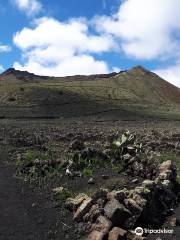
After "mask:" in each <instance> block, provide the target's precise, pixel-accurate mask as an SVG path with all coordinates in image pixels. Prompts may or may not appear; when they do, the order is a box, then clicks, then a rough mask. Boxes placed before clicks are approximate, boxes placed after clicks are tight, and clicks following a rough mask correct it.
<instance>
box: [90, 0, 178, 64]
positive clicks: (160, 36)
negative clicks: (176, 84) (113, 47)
mask: <svg viewBox="0 0 180 240" xmlns="http://www.w3.org/2000/svg"><path fill="white" fill-rule="evenodd" d="M179 11H180V1H179V0H124V1H123V2H121V4H120V6H119V9H118V11H117V13H116V14H114V15H112V16H109V17H108V16H99V17H96V18H95V19H94V23H95V24H96V28H97V29H98V31H100V32H104V33H109V34H112V35H113V36H114V37H115V38H117V41H118V42H119V45H120V47H121V49H122V50H123V51H124V53H125V54H126V55H127V56H129V57H135V58H137V59H146V60H149V59H154V58H161V59H166V58H168V57H173V56H174V55H176V56H177V54H178V52H179V47H180V44H179V40H177V38H178V37H179V36H180V24H179V22H180V14H179ZM175 35H176V37H175Z"/></svg>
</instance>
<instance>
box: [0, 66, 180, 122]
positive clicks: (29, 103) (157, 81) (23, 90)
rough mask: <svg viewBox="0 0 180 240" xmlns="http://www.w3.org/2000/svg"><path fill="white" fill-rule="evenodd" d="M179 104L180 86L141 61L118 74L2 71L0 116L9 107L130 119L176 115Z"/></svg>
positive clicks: (29, 112) (27, 112)
mask: <svg viewBox="0 0 180 240" xmlns="http://www.w3.org/2000/svg"><path fill="white" fill-rule="evenodd" d="M179 108H180V90H179V88H177V87H176V86H174V85H172V84H170V83H169V82H167V81H165V80H163V79H162V78H160V77H159V76H158V75H156V74H155V73H153V72H150V71H149V70H147V69H145V68H144V67H142V66H136V67H134V68H132V69H130V70H126V71H120V72H119V73H110V74H96V75H76V76H67V77H50V76H45V77H44V76H38V75H35V74H32V73H28V72H26V71H19V70H15V69H12V68H11V69H8V70H6V71H5V72H4V73H2V74H1V75H0V110H1V112H2V117H7V116H11V113H12V112H13V114H14V115H13V114H12V115H13V116H16V117H20V116H21V117H25V116H27V117H31V118H33V117H40V118H41V117H42V118H46V117H47V118H51V117H57V118H59V117H63V118H64V117H65V118H66V117H72V118H74V117H80V118H81V117H82V116H92V115H93V116H95V117H97V115H98V117H99V116H102V115H103V116H105V115H106V116H105V117H108V118H109V117H115V118H124V117H125V116H126V118H128V116H131V117H132V118H133V117H135V116H136V115H138V116H141V117H143V116H146V115H147V116H153V115H154V113H155V112H156V113H157V115H158V114H159V113H163V116H164V115H169V113H171V112H172V114H173V116H175V115H178V116H180V109H179ZM161 115H162V114H161ZM0 117H1V116H0Z"/></svg>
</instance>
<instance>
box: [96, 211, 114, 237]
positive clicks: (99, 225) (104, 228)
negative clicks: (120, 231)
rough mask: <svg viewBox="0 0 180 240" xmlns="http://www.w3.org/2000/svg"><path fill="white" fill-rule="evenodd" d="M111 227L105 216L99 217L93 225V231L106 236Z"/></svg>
mask: <svg viewBox="0 0 180 240" xmlns="http://www.w3.org/2000/svg"><path fill="white" fill-rule="evenodd" d="M111 227H112V222H111V221H110V220H109V219H108V218H107V217H106V216H103V215H101V216H99V217H98V218H97V220H96V222H95V224H94V230H97V231H99V232H103V233H104V234H107V233H108V232H109V230H110V229H111Z"/></svg>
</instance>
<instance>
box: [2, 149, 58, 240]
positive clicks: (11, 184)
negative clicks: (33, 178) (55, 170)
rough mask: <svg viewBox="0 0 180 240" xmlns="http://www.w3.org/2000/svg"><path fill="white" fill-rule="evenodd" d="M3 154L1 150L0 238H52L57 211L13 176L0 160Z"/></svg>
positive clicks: (20, 239) (12, 239)
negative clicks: (52, 228) (51, 230)
mask: <svg viewBox="0 0 180 240" xmlns="http://www.w3.org/2000/svg"><path fill="white" fill-rule="evenodd" d="M7 157H8V155H7V154H6V153H5V152H1V154H0V240H46V239H48V240H50V239H53V240H54V239H55V237H54V236H53V234H52V233H50V228H51V227H52V226H53V225H54V226H55V223H56V218H57V216H56V211H57V210H56V209H55V208H54V207H52V204H47V202H46V200H47V199H45V198H44V196H36V194H34V193H33V192H32V191H31V190H30V189H28V187H26V186H24V184H23V183H22V182H21V180H18V179H17V178H15V177H13V169H11V168H10V167H7V166H6V165H5V164H4V163H3V161H4V160H6V158H7ZM41 200H42V201H41ZM45 205H46V206H45Z"/></svg>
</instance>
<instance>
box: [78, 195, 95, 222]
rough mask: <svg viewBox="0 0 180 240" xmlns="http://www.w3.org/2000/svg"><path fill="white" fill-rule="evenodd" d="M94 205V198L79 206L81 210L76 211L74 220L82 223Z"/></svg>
mask: <svg viewBox="0 0 180 240" xmlns="http://www.w3.org/2000/svg"><path fill="white" fill-rule="evenodd" d="M93 203H94V202H93V200H92V198H87V199H85V200H84V201H83V202H82V204H81V205H80V206H79V208H78V209H77V210H76V212H75V214H74V220H75V221H76V222H81V221H82V220H83V216H84V215H85V214H86V213H87V212H88V211H89V210H90V209H91V207H92V205H93Z"/></svg>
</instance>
